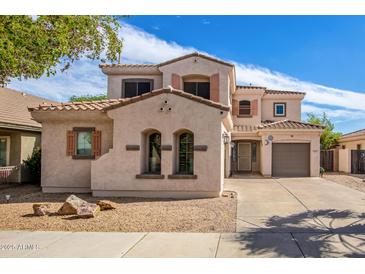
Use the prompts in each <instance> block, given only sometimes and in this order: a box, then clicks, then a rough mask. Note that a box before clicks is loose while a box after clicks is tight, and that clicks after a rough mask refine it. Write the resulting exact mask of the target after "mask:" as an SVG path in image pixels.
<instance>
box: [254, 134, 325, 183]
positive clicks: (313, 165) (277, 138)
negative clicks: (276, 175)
mask: <svg viewBox="0 0 365 274" xmlns="http://www.w3.org/2000/svg"><path fill="white" fill-rule="evenodd" d="M269 135H272V136H273V137H274V139H273V142H269V143H268V144H267V145H266V140H267V137H268V136H269ZM319 136H320V133H319V132H305V131H302V132H299V131H298V130H297V131H295V132H293V131H292V132H290V131H287V132H278V133H277V132H275V131H274V130H273V131H271V132H264V133H263V134H262V136H261V138H262V141H261V150H260V159H261V161H260V163H261V173H262V175H264V176H268V177H270V176H271V175H272V143H310V176H311V177H317V176H319V168H320V166H319V165H320V140H319Z"/></svg>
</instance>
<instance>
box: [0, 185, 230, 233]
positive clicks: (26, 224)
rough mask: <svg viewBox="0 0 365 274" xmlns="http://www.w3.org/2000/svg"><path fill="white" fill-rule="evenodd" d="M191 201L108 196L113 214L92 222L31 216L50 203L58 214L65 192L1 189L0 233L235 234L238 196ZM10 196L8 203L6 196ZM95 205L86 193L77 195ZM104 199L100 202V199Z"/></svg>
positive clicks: (110, 211) (58, 216)
mask: <svg viewBox="0 0 365 274" xmlns="http://www.w3.org/2000/svg"><path fill="white" fill-rule="evenodd" d="M225 193H227V194H229V195H224V196H227V197H220V198H211V199H192V200H168V199H143V198H110V199H109V200H111V201H113V202H115V203H116V204H117V207H116V209H115V210H108V211H101V212H100V213H99V214H98V215H97V216H96V217H95V218H91V219H79V218H77V217H76V216H60V215H57V214H51V215H50V216H42V217H39V216H34V215H33V209H32V205H33V203H36V202H49V203H51V211H52V212H57V210H58V209H59V208H60V207H61V206H62V204H63V202H64V201H65V200H66V198H67V197H68V196H69V194H44V193H42V192H41V190H40V188H39V187H36V186H32V185H22V186H17V187H11V188H3V189H1V188H0V230H43V231H50V230H53V231H120V232H235V230H236V221H235V219H236V206H237V198H236V195H235V193H233V198H231V196H232V195H231V193H230V192H229V193H228V192H225ZM6 194H10V195H11V199H10V203H8V204H7V203H6V200H5V195H6ZM77 196H78V197H80V198H81V199H84V200H86V201H88V202H91V203H95V202H96V201H97V200H98V198H94V197H91V195H89V194H80V195H77ZM103 199H104V198H103Z"/></svg>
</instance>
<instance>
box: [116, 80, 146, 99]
mask: <svg viewBox="0 0 365 274" xmlns="http://www.w3.org/2000/svg"><path fill="white" fill-rule="evenodd" d="M152 89H153V80H152V79H124V80H123V82H122V97H123V98H130V97H134V96H138V95H142V94H144V93H147V92H150V91H151V90H152Z"/></svg>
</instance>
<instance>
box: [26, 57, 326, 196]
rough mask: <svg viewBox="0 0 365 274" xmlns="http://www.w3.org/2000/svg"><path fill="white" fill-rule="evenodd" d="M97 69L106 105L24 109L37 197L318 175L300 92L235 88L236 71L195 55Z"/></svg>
mask: <svg viewBox="0 0 365 274" xmlns="http://www.w3.org/2000/svg"><path fill="white" fill-rule="evenodd" d="M100 68H101V70H102V72H103V73H104V74H106V75H107V78H108V100H103V101H97V102H81V103H63V104H59V105H39V106H37V107H32V108H29V110H30V111H31V114H32V116H33V118H34V119H35V120H36V121H38V122H40V123H42V129H43V132H42V134H43V138H42V153H43V154H42V163H43V166H42V188H43V191H44V192H92V193H93V195H94V196H144V197H174V198H192V197H216V196H219V195H220V194H221V192H222V190H223V184H224V178H225V177H229V176H231V175H232V174H245V173H251V172H258V173H261V174H262V175H264V176H318V175H319V154H320V145H319V137H320V133H321V131H322V127H320V126H316V125H311V124H307V123H303V122H300V114H301V101H302V99H303V98H304V93H301V92H290V91H280V90H269V89H266V88H263V87H252V86H236V80H235V67H234V65H233V64H231V63H227V62H224V61H221V60H218V59H215V58H212V57H209V56H205V55H202V54H199V53H192V54H189V55H185V56H182V57H179V58H176V59H173V60H170V61H167V62H164V63H160V64H136V65H134V64H102V65H100Z"/></svg>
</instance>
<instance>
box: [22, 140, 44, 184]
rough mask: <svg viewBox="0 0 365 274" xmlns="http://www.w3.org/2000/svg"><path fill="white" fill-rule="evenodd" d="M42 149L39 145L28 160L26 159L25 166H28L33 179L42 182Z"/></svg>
mask: <svg viewBox="0 0 365 274" xmlns="http://www.w3.org/2000/svg"><path fill="white" fill-rule="evenodd" d="M41 155H42V152H41V149H40V148H39V147H36V148H34V150H33V152H32V155H31V156H28V159H27V160H24V161H23V162H24V166H25V167H26V168H28V170H29V171H30V174H31V176H32V178H33V181H34V182H36V183H40V181H41Z"/></svg>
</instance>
